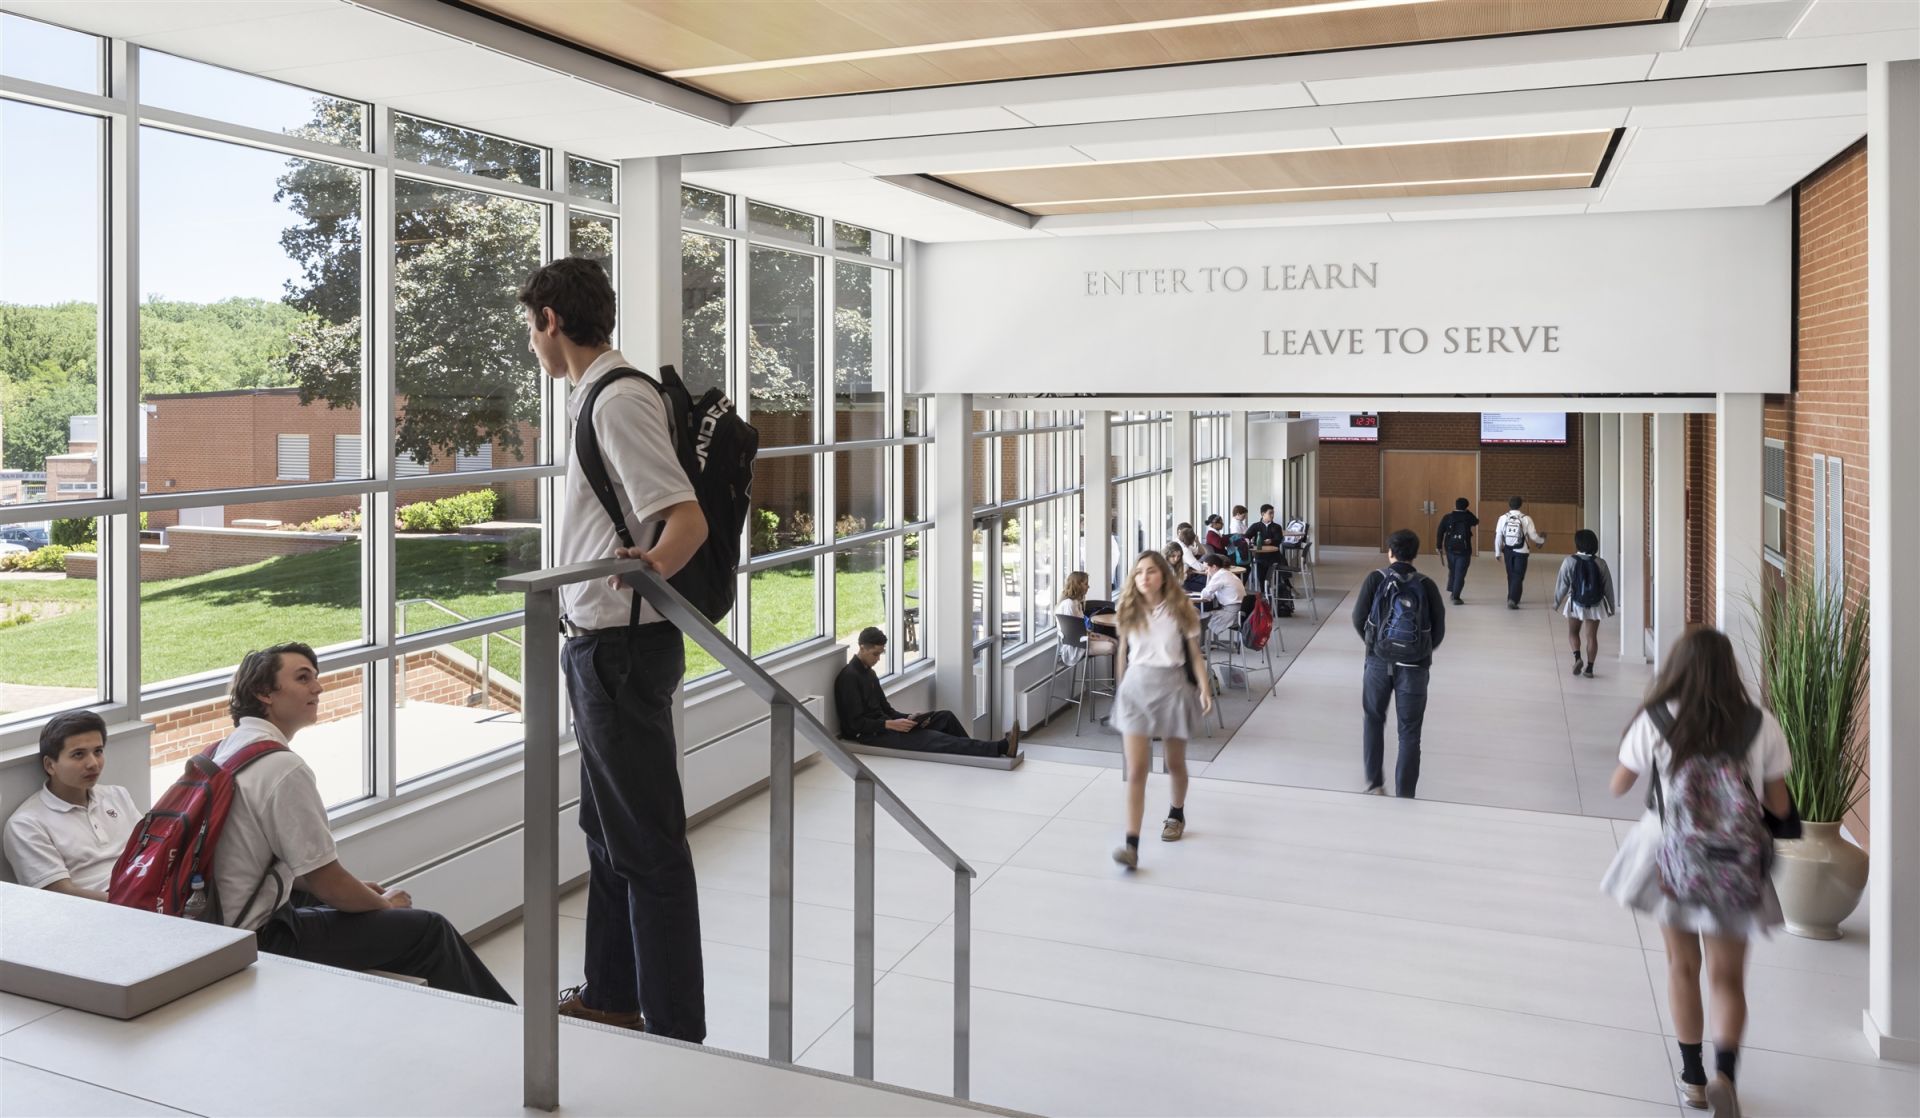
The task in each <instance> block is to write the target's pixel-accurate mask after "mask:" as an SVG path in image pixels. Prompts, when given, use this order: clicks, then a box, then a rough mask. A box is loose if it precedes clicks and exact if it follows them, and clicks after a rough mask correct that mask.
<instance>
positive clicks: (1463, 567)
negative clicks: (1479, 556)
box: [1447, 551, 1473, 598]
mask: <svg viewBox="0 0 1920 1118" xmlns="http://www.w3.org/2000/svg"><path fill="white" fill-rule="evenodd" d="M1472 565H1473V552H1471V551H1459V552H1454V551H1449V552H1447V597H1449V598H1458V597H1459V596H1460V591H1461V590H1463V589H1465V587H1466V585H1467V568H1468V567H1470V566H1472Z"/></svg>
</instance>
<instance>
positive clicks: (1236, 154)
mask: <svg viewBox="0 0 1920 1118" xmlns="http://www.w3.org/2000/svg"><path fill="white" fill-rule="evenodd" d="M1617 127H1619V126H1618V125H1608V126H1607V127H1606V128H1569V129H1564V130H1562V131H1558V132H1509V133H1506V134H1504V135H1499V136H1446V137H1443V138H1441V139H1437V140H1382V141H1380V142H1378V143H1372V144H1320V145H1318V146H1316V147H1310V148H1255V149H1253V150H1251V151H1209V152H1202V153H1201V154H1199V155H1142V156H1138V157H1136V158H1133V159H1092V158H1088V159H1082V160H1079V161H1078V162H1074V163H1028V164H1025V165H1023V166H1019V167H982V168H979V169H976V170H971V171H937V172H932V173H934V174H938V175H940V176H941V177H942V178H950V177H953V176H956V175H999V174H1007V173H1011V172H1014V171H1057V170H1059V169H1060V168H1062V167H1122V166H1125V165H1127V164H1129V163H1181V162H1190V161H1192V160H1195V159H1241V158H1245V157H1246V156H1249V155H1304V154H1307V153H1309V152H1316V151H1367V150H1369V149H1371V148H1417V147H1426V146H1428V145H1431V144H1478V143H1485V142H1487V141H1488V140H1545V139H1551V138H1553V137H1555V136H1592V135H1594V134H1596V133H1599V132H1609V131H1612V130H1613V129H1614V128H1617Z"/></svg>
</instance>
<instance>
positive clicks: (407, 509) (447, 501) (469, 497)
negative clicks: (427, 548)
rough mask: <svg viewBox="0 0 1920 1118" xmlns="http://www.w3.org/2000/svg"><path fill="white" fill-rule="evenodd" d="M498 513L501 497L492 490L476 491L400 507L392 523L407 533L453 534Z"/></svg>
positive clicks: (489, 518)
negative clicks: (395, 522)
mask: <svg viewBox="0 0 1920 1118" xmlns="http://www.w3.org/2000/svg"><path fill="white" fill-rule="evenodd" d="M499 511H500V494H498V493H495V492H494V491H493V490H491V489H475V490H472V491H470V492H467V493H461V494H457V495H455V496H452V497H442V498H440V499H439V500H437V501H418V502H415V503H414V504H411V505H401V506H400V510H399V514H398V515H397V516H396V517H395V519H397V520H398V521H399V522H400V528H401V530H402V531H406V532H452V531H456V530H458V529H460V528H464V527H466V526H467V525H469V524H480V523H483V522H485V521H488V520H492V519H493V518H494V517H495V516H496V515H498V514H499Z"/></svg>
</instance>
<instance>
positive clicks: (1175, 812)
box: [1167, 807, 1187, 823]
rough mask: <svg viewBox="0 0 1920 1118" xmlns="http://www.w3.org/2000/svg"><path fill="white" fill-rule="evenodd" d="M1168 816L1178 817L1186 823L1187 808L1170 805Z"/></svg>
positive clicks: (1171, 817) (1170, 817)
mask: <svg viewBox="0 0 1920 1118" xmlns="http://www.w3.org/2000/svg"><path fill="white" fill-rule="evenodd" d="M1167 818H1168V819H1178V820H1179V821H1180V822H1182V823H1185V822H1186V821H1187V809H1186V808H1184V807H1170V808H1168V809H1167Z"/></svg>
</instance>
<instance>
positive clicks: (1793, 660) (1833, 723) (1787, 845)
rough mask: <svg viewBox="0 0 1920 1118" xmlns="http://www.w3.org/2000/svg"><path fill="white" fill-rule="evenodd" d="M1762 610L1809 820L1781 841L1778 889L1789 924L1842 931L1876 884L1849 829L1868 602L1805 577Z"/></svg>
mask: <svg viewBox="0 0 1920 1118" xmlns="http://www.w3.org/2000/svg"><path fill="white" fill-rule="evenodd" d="M1761 615H1762V616H1761V626H1760V634H1761V643H1762V654H1763V660H1764V664H1765V670H1766V699H1767V705H1768V706H1769V707H1771V708H1772V710H1773V714H1774V717H1775V718H1777V719H1779V721H1780V729H1781V731H1782V732H1784V733H1785V735H1786V738H1787V748H1788V749H1789V751H1791V753H1792V755H1793V768H1792V769H1791V770H1790V771H1789V772H1788V773H1787V788H1788V790H1789V791H1791V792H1792V793H1793V802H1794V806H1795V807H1796V808H1798V809H1799V812H1800V817H1801V819H1802V820H1804V824H1803V828H1804V834H1803V837H1801V838H1798V839H1791V840H1787V839H1782V840H1779V841H1777V842H1776V843H1775V844H1774V846H1775V858H1774V863H1773V882H1774V888H1775V889H1776V890H1777V891H1778V892H1779V894H1780V908H1781V910H1782V912H1783V913H1784V915H1785V916H1786V921H1787V931H1789V932H1792V933H1793V934H1794V935H1797V936H1805V937H1807V938H1808V939H1839V938H1840V921H1842V920H1845V919H1846V918H1847V917H1848V916H1849V915H1850V914H1852V912H1853V910H1854V908H1855V907H1856V906H1858V905H1859V903H1860V894H1861V891H1862V890H1864V889H1865V888H1866V885H1867V855H1866V852H1865V851H1863V850H1861V849H1860V848H1859V847H1857V846H1855V845H1854V844H1853V843H1851V842H1848V841H1847V840H1846V838H1844V837H1843V836H1842V835H1841V834H1840V824H1841V821H1842V820H1844V819H1845V818H1846V817H1847V812H1849V811H1850V810H1852V809H1853V805H1854V804H1855V803H1856V802H1857V801H1858V800H1859V797H1860V792H1861V786H1862V780H1861V777H1862V775H1863V774H1862V765H1861V761H1860V753H1859V749H1858V748H1857V743H1858V742H1859V740H1860V737H1861V732H1862V731H1863V730H1864V728H1865V726H1864V723H1865V720H1866V717H1867V607H1866V604H1865V603H1864V602H1862V603H1861V604H1860V605H1859V606H1857V607H1854V608H1851V609H1850V608H1848V606H1847V601H1846V596H1845V594H1844V593H1842V592H1841V591H1839V590H1838V589H1837V588H1835V587H1832V586H1829V585H1827V584H1826V582H1825V580H1824V579H1816V578H1807V577H1799V578H1795V579H1792V580H1791V581H1789V582H1788V583H1787V584H1786V586H1785V587H1784V588H1782V589H1780V590H1777V591H1774V592H1772V593H1769V594H1768V595H1767V596H1766V599H1765V602H1764V604H1763V606H1762V609H1761Z"/></svg>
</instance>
